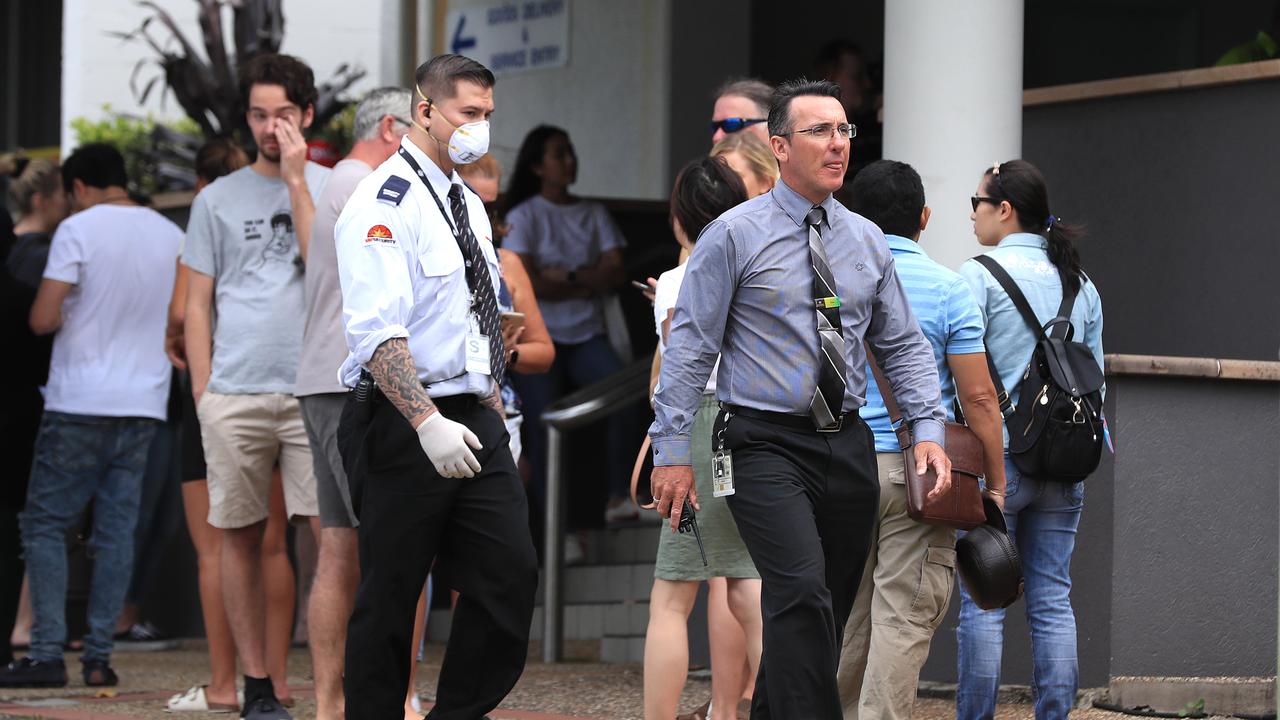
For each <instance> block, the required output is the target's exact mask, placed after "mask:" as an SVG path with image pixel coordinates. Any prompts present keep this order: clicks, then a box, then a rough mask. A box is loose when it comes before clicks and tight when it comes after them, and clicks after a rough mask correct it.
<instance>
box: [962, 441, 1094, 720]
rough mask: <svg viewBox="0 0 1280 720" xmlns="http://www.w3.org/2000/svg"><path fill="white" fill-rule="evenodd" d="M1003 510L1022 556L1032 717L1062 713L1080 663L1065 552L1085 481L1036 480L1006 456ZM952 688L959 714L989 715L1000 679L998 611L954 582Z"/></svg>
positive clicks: (1048, 718) (1042, 719) (1071, 700)
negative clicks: (956, 622)
mask: <svg viewBox="0 0 1280 720" xmlns="http://www.w3.org/2000/svg"><path fill="white" fill-rule="evenodd" d="M1004 465H1005V474H1006V476H1007V477H1008V481H1009V484H1008V496H1007V497H1006V498H1005V506H1004V517H1005V522H1006V523H1008V525H1009V533H1010V534H1011V535H1012V536H1013V539H1014V542H1015V543H1016V544H1017V546H1018V554H1019V555H1020V556H1021V557H1022V573H1023V576H1024V578H1025V581H1026V598H1025V601H1026V604H1027V624H1028V625H1029V626H1030V628H1031V657H1032V660H1031V662H1032V684H1031V690H1032V693H1033V694H1034V696H1035V709H1036V720H1057V719H1058V718H1066V717H1067V712H1068V711H1070V710H1071V707H1072V706H1073V705H1074V704H1075V699H1076V688H1077V687H1078V685H1079V682H1080V670H1079V665H1078V664H1077V661H1076V618H1075V612H1074V611H1073V610H1072V609H1071V552H1072V550H1073V549H1075V544H1076V528H1077V527H1078V526H1079V525H1080V511H1081V510H1082V509H1083V507H1084V483H1062V482H1054V481H1047V480H1037V479H1035V478H1030V477H1026V476H1024V475H1022V474H1021V473H1019V472H1018V469H1017V468H1016V467H1014V465H1013V463H1012V462H1010V461H1009V460H1008V458H1006V459H1005V463H1004ZM956 639H957V641H958V645H959V648H958V650H957V666H958V674H959V687H958V688H957V690H956V718H957V719H958V720H990V718H992V717H993V716H994V714H995V710H996V691H997V689H998V688H999V686H1000V655H1001V652H1002V651H1003V647H1004V610H986V611H984V610H982V609H980V608H979V607H978V606H977V605H974V604H973V600H972V599H970V597H969V594H968V593H967V592H965V589H964V585H963V583H962V584H961V586H960V626H959V628H958V629H957V631H956Z"/></svg>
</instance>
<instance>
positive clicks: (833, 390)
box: [804, 205, 845, 430]
mask: <svg viewBox="0 0 1280 720" xmlns="http://www.w3.org/2000/svg"><path fill="white" fill-rule="evenodd" d="M825 215H826V212H825V211H824V210H823V209H822V207H821V206H820V205H815V206H814V208H813V209H812V210H810V211H809V214H808V215H805V217H804V222H805V225H808V226H809V258H810V261H811V264H812V265H813V297H814V307H815V310H816V311H817V315H818V346H819V347H818V349H819V352H818V387H817V388H816V389H815V390H814V392H813V400H811V401H810V402H809V415H810V417H812V418H813V424H814V425H815V426H817V427H818V429H820V430H821V429H831V428H834V427H836V425H837V423H838V421H839V418H840V409H841V408H842V407H843V405H844V388H845V380H844V369H845V364H844V335H843V334H842V333H841V327H840V293H839V292H837V291H836V281H835V277H834V276H833V275H832V274H831V264H830V263H828V262H827V250H826V248H825V247H823V245H822V230H821V227H822V220H823V218H824V217H825Z"/></svg>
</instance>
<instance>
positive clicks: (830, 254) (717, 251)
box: [649, 181, 945, 465]
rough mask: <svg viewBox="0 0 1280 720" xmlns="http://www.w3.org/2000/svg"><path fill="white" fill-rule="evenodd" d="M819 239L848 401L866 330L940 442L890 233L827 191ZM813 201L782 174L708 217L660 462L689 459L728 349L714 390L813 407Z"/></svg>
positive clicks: (657, 450)
mask: <svg viewBox="0 0 1280 720" xmlns="http://www.w3.org/2000/svg"><path fill="white" fill-rule="evenodd" d="M821 205H822V208H823V209H824V210H825V211H826V220H825V221H824V222H823V225H822V230H821V232H822V237H823V244H824V245H825V247H826V251H827V258H828V260H829V261H830V265H831V271H832V274H833V275H834V277H835V281H836V289H837V290H838V291H839V293H840V298H841V301H842V305H841V307H840V321H841V329H842V332H843V335H844V340H845V367H846V371H845V373H846V375H845V383H846V385H845V394H844V402H843V405H842V409H843V410H844V412H853V411H856V410H857V409H858V408H859V407H861V406H862V404H863V402H864V393H865V392H866V386H867V376H866V357H865V351H864V349H863V345H862V341H863V339H864V338H865V339H867V340H868V341H869V342H870V343H871V346H872V347H873V348H874V349H875V351H876V356H877V357H878V358H879V359H880V361H881V363H882V366H883V367H884V370H885V375H886V376H887V377H888V378H889V382H890V384H891V385H892V386H893V391H894V393H895V397H897V398H898V404H899V405H900V406H901V407H902V410H903V413H904V417H905V418H906V420H907V421H908V422H911V423H912V424H913V425H912V427H913V430H914V432H915V435H916V437H917V438H919V439H920V440H922V441H925V440H929V441H933V442H936V443H938V444H942V442H943V428H942V422H943V418H944V417H945V415H944V414H943V411H942V407H941V393H940V391H939V387H938V370H937V368H936V367H935V365H934V362H933V352H932V350H931V349H930V347H929V342H928V341H927V340H925V337H924V335H923V334H922V333H921V332H920V326H919V325H918V324H917V323H916V319H915V315H914V314H912V312H911V305H910V303H909V302H908V300H907V295H906V293H905V292H904V291H903V289H902V284H901V283H900V282H899V281H898V275H897V271H896V270H895V266H894V260H893V256H892V254H891V253H890V252H889V246H888V245H887V244H886V243H885V239H884V234H883V233H881V232H880V229H879V228H877V227H876V226H875V225H874V224H872V223H871V222H869V221H868V220H867V219H866V218H863V217H862V216H860V215H856V214H854V213H852V212H850V211H849V210H848V209H846V208H845V207H844V206H843V205H841V204H840V203H837V202H836V201H835V200H833V199H832V198H831V196H827V198H826V199H825V200H824V201H823V202H822V204H821ZM812 208H813V204H812V203H810V202H809V201H808V200H806V199H804V198H803V197H801V196H800V195H799V194H798V193H796V192H795V191H794V190H792V189H791V188H789V187H787V185H786V183H785V182H781V181H779V182H778V184H777V185H775V186H774V187H773V190H771V191H770V192H768V193H765V194H764V195H760V196H759V197H756V198H753V199H751V200H748V201H746V202H745V203H742V204H741V205H738V206H737V207H735V208H733V209H732V210H729V211H728V212H726V213H725V214H723V215H721V216H720V217H719V218H717V219H716V220H714V221H713V222H711V224H709V225H708V226H707V227H706V229H705V230H703V231H702V234H701V235H699V237H698V243H697V245H695V246H694V250H693V255H692V257H690V259H689V269H688V271H687V272H686V274H685V280H684V283H683V285H681V287H680V296H679V298H678V299H677V301H676V309H675V317H674V320H673V322H672V325H671V333H670V337H669V338H668V340H667V351H666V353H665V354H664V356H663V359H662V375H661V377H660V379H659V381H658V388H657V391H656V393H655V394H654V414H655V416H656V419H655V421H654V423H653V425H652V426H651V427H650V428H649V435H650V436H651V437H652V438H653V450H654V464H655V465H688V464H689V432H690V429H691V428H692V426H693V416H694V413H695V412H696V411H697V409H698V404H699V403H700V402H701V400H702V393H703V389H704V388H705V387H706V384H707V378H708V376H710V374H711V368H712V366H713V365H714V364H715V362H716V355H717V354H719V355H720V370H719V373H718V375H717V379H716V397H717V398H718V399H719V400H720V401H721V402H725V403H730V404H734V405H741V406H743V407H749V408H754V409H756V410H765V411H770V412H781V413H788V414H792V415H797V416H801V417H806V418H807V417H808V416H809V403H810V400H811V399H812V398H813V393H814V388H815V386H816V385H817V380H818V352H819V349H818V331H817V316H816V313H815V310H814V298H813V267H812V265H811V261H810V256H809V230H808V227H807V226H806V225H805V223H804V219H805V215H806V214H808V212H809V211H810V210H811V209H812Z"/></svg>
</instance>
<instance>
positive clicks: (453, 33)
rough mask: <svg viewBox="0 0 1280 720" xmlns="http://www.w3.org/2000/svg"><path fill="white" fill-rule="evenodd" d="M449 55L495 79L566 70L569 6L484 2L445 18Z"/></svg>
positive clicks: (532, 0)
mask: <svg viewBox="0 0 1280 720" xmlns="http://www.w3.org/2000/svg"><path fill="white" fill-rule="evenodd" d="M445 45H446V46H447V47H448V50H449V52H451V53H456V54H458V55H466V56H467V57H469V58H472V59H473V60H478V61H480V62H481V63H483V64H484V65H485V66H486V67H488V68H489V69H490V70H492V71H493V72H494V74H495V75H511V74H514V73H521V72H528V71H530V70H544V69H547V68H557V67H564V66H565V65H567V64H569V0H487V1H484V2H475V3H467V4H466V5H465V6H464V7H461V8H458V9H456V10H450V11H449V12H448V14H447V15H446V16H445Z"/></svg>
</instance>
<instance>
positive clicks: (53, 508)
mask: <svg viewBox="0 0 1280 720" xmlns="http://www.w3.org/2000/svg"><path fill="white" fill-rule="evenodd" d="M159 425H160V423H159V422H158V421H156V420H150V419H146V418H113V417H98V416H92V415H71V414H68V413H59V412H51V411H45V413H44V417H43V418H41V420H40V434H39V436H38V437H37V438H36V448H35V461H34V462H33V463H32V466H31V483H30V486H29V487H28V489H27V506H26V508H25V509H24V510H23V511H22V515H21V518H20V522H21V524H22V545H23V548H24V549H25V551H26V559H27V578H28V582H29V584H30V588H31V607H32V612H33V614H34V623H33V624H32V626H31V651H30V652H29V653H28V656H29V657H31V658H32V659H34V660H40V661H50V660H57V661H61V660H62V646H63V645H64V644H65V643H66V640H67V621H66V601H67V531H68V530H70V529H71V527H72V526H73V525H74V524H75V523H76V522H77V521H78V520H79V518H80V516H81V514H82V513H83V512H84V510H85V508H86V507H87V506H88V505H89V502H90V501H93V537H92V538H90V540H89V553H90V557H92V558H93V578H92V581H91V585H90V589H89V618H88V620H89V634H88V636H86V637H85V639H84V645H85V648H84V659H86V660H105V659H107V658H108V657H110V655H111V647H112V635H113V633H114V632H115V624H116V618H117V617H118V616H119V615H120V610H121V608H122V606H123V605H124V596H125V592H126V591H127V590H128V588H129V577H130V575H131V574H132V570H133V531H134V526H135V525H136V524H137V521H138V502H139V497H140V495H141V490H142V475H143V473H144V472H145V471H146V467H147V451H148V450H149V449H150V447H151V440H152V438H153V437H154V436H155V433H156V428H157V427H158V426H159Z"/></svg>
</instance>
